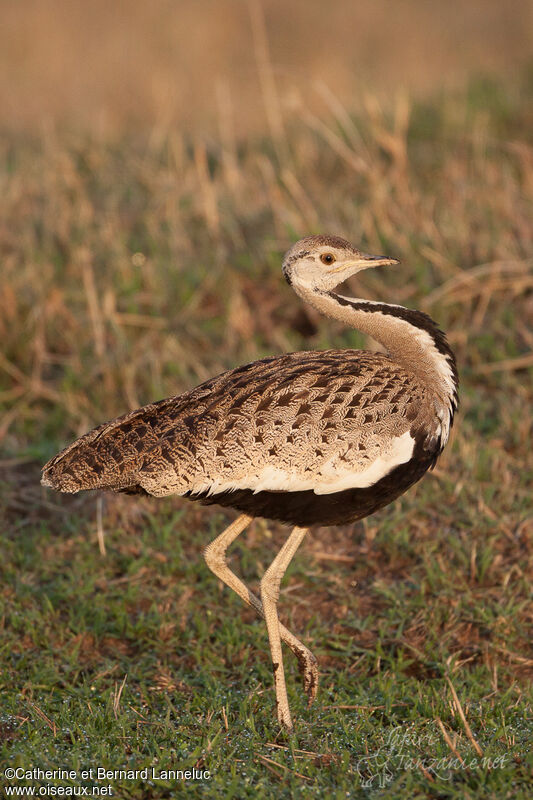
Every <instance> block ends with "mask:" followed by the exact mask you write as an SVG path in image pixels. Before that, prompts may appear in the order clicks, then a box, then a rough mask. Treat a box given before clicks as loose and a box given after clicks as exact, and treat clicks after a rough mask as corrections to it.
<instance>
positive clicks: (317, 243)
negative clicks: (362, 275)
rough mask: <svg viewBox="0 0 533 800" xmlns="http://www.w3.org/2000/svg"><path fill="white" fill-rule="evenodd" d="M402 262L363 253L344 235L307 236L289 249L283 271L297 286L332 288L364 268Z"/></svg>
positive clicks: (329, 289) (316, 289)
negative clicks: (342, 236)
mask: <svg viewBox="0 0 533 800" xmlns="http://www.w3.org/2000/svg"><path fill="white" fill-rule="evenodd" d="M399 263H400V262H399V261H398V259H397V258H388V257H387V256H371V255H368V253H362V252H361V251H360V250H357V249H356V248H355V247H353V245H351V244H350V242H347V241H346V239H341V237H340V236H306V238H305V239H300V240H299V241H298V242H296V244H293V246H292V247H291V248H290V249H289V250H287V252H286V253H285V256H284V258H283V274H284V276H285V279H286V281H287V282H288V283H289V285H291V286H293V288H294V289H298V288H299V287H301V288H302V289H308V290H309V289H311V290H315V291H322V292H329V291H331V289H333V288H334V287H335V286H338V285H339V283H342V282H343V281H345V280H346V279H347V278H349V277H351V276H352V275H355V273H356V272H360V271H361V270H363V269H368V268H369V267H380V266H386V265H388V264H399Z"/></svg>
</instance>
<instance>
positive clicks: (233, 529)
mask: <svg viewBox="0 0 533 800" xmlns="http://www.w3.org/2000/svg"><path fill="white" fill-rule="evenodd" d="M252 519H253V517H249V516H248V515H247V514H242V515H241V516H240V517H238V518H237V519H236V520H235V521H234V522H232V523H231V525H229V526H228V527H227V528H226V530H224V531H223V532H222V533H221V534H220V536H217V538H216V539H214V540H213V541H212V542H211V544H209V545H208V546H207V547H206V549H205V551H204V558H205V560H206V563H207V566H208V567H209V569H210V570H211V572H213V573H214V574H215V575H216V576H217V578H219V579H220V580H221V581H222V582H223V583H225V584H226V586H229V588H230V589H233V591H234V592H236V594H238V595H239V597H240V598H241V600H244V602H245V603H246V604H247V605H249V606H251V607H252V608H255V610H256V611H257V612H258V614H260V615H261V616H262V617H264V616H265V612H264V611H263V605H262V603H261V601H260V600H259V598H258V597H256V596H255V594H253V593H252V592H251V591H250V590H249V589H248V587H247V586H246V585H245V584H244V583H243V582H242V581H241V580H240V578H238V577H237V575H235V573H234V572H232V571H231V570H230V568H229V567H228V565H227V563H226V550H227V549H228V547H229V546H230V544H231V543H232V542H234V541H235V539H236V538H237V536H238V535H239V534H240V533H242V532H243V530H244V529H245V528H246V526H247V525H248V524H249V523H250V522H251V520H252ZM279 633H280V636H281V638H282V640H283V641H284V642H285V644H286V645H287V646H288V647H290V649H291V650H292V652H293V653H294V655H295V656H296V658H297V660H298V667H299V669H300V672H301V673H302V676H303V682H304V691H305V693H306V694H307V697H308V701H309V705H311V703H312V702H313V700H314V699H315V697H316V691H317V687H318V665H317V660H316V658H315V656H314V655H313V653H312V652H311V651H310V650H309V649H308V648H307V647H306V646H305V645H304V644H302V642H301V641H300V640H299V639H297V638H296V636H294V634H293V633H291V632H290V631H289V630H287V628H286V627H285V626H284V625H282V624H281V623H280V625H279Z"/></svg>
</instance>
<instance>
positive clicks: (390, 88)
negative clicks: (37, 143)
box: [0, 0, 533, 134]
mask: <svg viewBox="0 0 533 800" xmlns="http://www.w3.org/2000/svg"><path fill="white" fill-rule="evenodd" d="M0 9H1V13H2V27H1V31H0V95H1V97H2V127H4V128H8V129H15V130H27V129H29V130H32V131H35V130H36V128H37V129H38V128H39V127H40V126H42V125H43V124H51V123H54V122H55V123H61V124H64V123H66V122H68V123H70V124H74V125H76V126H87V127H88V128H90V129H91V130H94V129H98V128H99V126H106V127H109V128H111V129H114V130H120V129H123V128H125V127H126V126H129V125H135V126H138V127H140V128H149V127H150V126H152V125H154V124H156V123H158V122H161V121H164V122H172V123H174V124H176V125H177V126H179V128H180V129H181V130H183V129H186V130H189V131H201V132H202V133H205V132H206V131H208V130H214V129H216V127H217V125H218V122H219V117H220V113H221V107H222V109H224V108H225V107H226V105H229V106H230V107H231V109H232V114H233V123H234V125H235V128H236V130H237V131H238V133H239V134H246V133H248V132H250V131H261V130H262V128H263V126H264V125H265V94H266V99H267V103H268V102H270V101H271V100H272V98H269V97H268V93H269V92H272V91H273V90H274V87H273V86H271V85H269V80H270V77H271V78H272V79H273V80H274V81H275V91H276V93H277V94H278V98H279V101H280V103H281V104H282V106H283V107H284V109H285V113H286V115H287V117H288V118H290V114H291V107H292V105H293V103H294V102H295V101H296V100H301V101H302V102H303V103H304V104H305V106H306V107H308V108H310V109H312V110H318V109H319V108H320V104H321V97H322V96H323V94H324V92H326V91H327V90H329V91H330V92H333V93H334V94H335V96H336V97H337V98H338V100H339V101H340V102H341V103H342V104H344V105H347V106H348V107H350V108H355V107H356V105H357V103H358V102H360V100H361V98H362V97H363V96H364V94H365V93H369V92H370V93H372V94H375V93H377V94H379V96H381V97H383V98H387V97H389V98H390V97H391V96H393V95H394V93H395V92H396V91H397V90H398V89H400V88H404V89H409V91H410V92H412V93H413V94H414V95H415V96H418V97H420V96H423V95H424V94H427V93H428V92H431V91H433V90H438V91H442V90H443V89H457V88H460V87H464V85H465V83H466V82H468V80H469V79H470V78H471V76H472V75H473V74H474V75H476V74H477V75H487V74H493V75H494V74H498V75H500V76H505V77H506V78H507V79H509V80H511V81H512V80H516V79H517V77H518V75H519V73H520V69H521V68H522V67H523V65H524V64H526V63H531V54H532V52H533V5H532V3H531V2H530V0H508V1H507V2H501V0H470V1H469V2H468V3H462V2H460V0H452V2H448V3H442V2H431V1H430V2H427V1H426V2H424V0H401V2H390V0H358V2H353V1H352V0H335V1H334V2H332V3H329V4H326V3H324V2H322V0H294V1H293V2H291V3H286V2H283V1H282V0H264V2H259V0H202V1H201V2H198V1H197V0H152V2H150V3H146V2H143V0H117V2H113V3H108V2H105V0H93V2H91V3H85V2H82V0H50V2H47V3H42V2H39V0H25V2H23V3H11V2H6V0H3V2H1V3H0ZM265 72H267V73H269V76H268V77H267V76H266V75H265ZM270 72H271V76H270Z"/></svg>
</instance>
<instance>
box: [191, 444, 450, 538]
mask: <svg viewBox="0 0 533 800" xmlns="http://www.w3.org/2000/svg"><path fill="white" fill-rule="evenodd" d="M435 461H436V455H435V454H429V453H424V455H423V456H422V455H421V454H420V453H419V454H417V453H416V448H415V457H414V458H412V459H411V460H410V461H408V462H407V463H406V464H400V466H398V467H395V469H393V470H392V471H391V472H389V474H388V475H385V476H384V477H383V478H381V480H379V481H378V482H377V483H375V484H373V485H372V486H368V487H366V488H364V489H344V490H343V491H342V492H334V493H332V494H315V493H314V492H313V491H312V490H311V489H309V490H306V491H301V492H280V491H278V492H257V494H254V493H253V491H252V490H251V489H237V490H236V491H233V492H222V493H220V494H213V495H209V496H206V495H192V496H191V497H190V499H191V500H200V501H201V502H202V503H204V504H206V505H212V504H214V503H216V504H218V505H221V506H229V507H231V508H235V509H237V510H238V511H241V512H243V513H245V514H250V516H252V517H266V518H267V519H275V520H279V521H280V522H285V523H287V524H290V525H298V526H300V527H304V528H305V527H309V526H311V525H344V524H346V523H348V522H355V521H356V520H358V519H363V517H367V516H369V514H373V513H374V511H377V510H378V509H379V508H383V506H386V505H387V504H388V503H391V502H392V501H393V500H395V499H396V498H397V497H399V496H400V495H401V494H403V493H404V492H405V491H406V490H407V489H408V488H409V487H410V486H412V485H413V483H416V482H417V481H418V480H420V478H421V477H422V476H423V475H424V473H425V472H426V471H427V470H428V469H429V467H432V466H433V465H434V463H435Z"/></svg>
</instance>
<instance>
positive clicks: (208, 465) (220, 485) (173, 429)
mask: <svg viewBox="0 0 533 800" xmlns="http://www.w3.org/2000/svg"><path fill="white" fill-rule="evenodd" d="M395 263H398V262H396V261H395V259H389V258H385V257H382V256H368V255H366V254H364V253H361V252H360V251H359V250H357V249H356V248H354V247H352V245H350V244H349V243H348V242H346V241H345V240H344V239H340V238H339V237H336V236H311V237H307V238H305V239H302V240H300V241H299V242H297V243H296V244H295V245H293V247H292V248H291V249H290V250H289V251H288V252H287V253H286V255H285V258H284V261H283V272H284V275H285V278H286V279H287V281H288V283H289V284H290V285H291V286H292V288H293V289H294V290H295V291H296V293H297V294H298V295H299V296H300V297H301V298H302V299H304V300H305V301H307V302H309V303H310V304H311V305H313V306H314V307H315V308H316V309H317V310H319V311H320V312H322V313H323V314H325V315H326V316H330V317H333V318H336V319H338V320H340V321H342V322H344V323H346V324H347V325H351V326H353V327H355V328H357V329H359V330H361V331H363V332H364V333H367V334H369V335H370V336H372V337H373V338H374V339H376V340H377V341H379V342H381V344H382V345H383V346H384V348H385V349H386V353H384V354H383V353H370V352H366V351H361V350H327V351H318V352H300V353H289V354H286V355H281V356H276V357H273V358H265V359H263V360H261V361H256V362H254V363H252V364H247V365H245V366H242V367H238V368H237V369H234V370H230V371H228V372H225V373H223V374H221V375H218V376H217V377H215V378H212V379H211V380H209V381H206V382H205V383H203V384H201V385H200V386H197V387H196V388H195V389H192V390H191V391H189V392H185V393H184V394H181V395H178V396H176V397H172V398H169V399H167V400H161V401H159V402H158V403H151V404H150V405H147V406H144V407H143V408H140V409H138V410H136V411H133V412H131V413H130V414H126V415H125V416H123V417H119V418H118V419H115V420H112V421H111V422H108V423H105V424H104V425H100V426H99V427H98V428H95V429H94V430H93V431H90V432H89V433H87V434H85V436H82V437H81V438H80V439H78V440H77V441H76V442H74V443H73V444H71V445H70V446H69V447H67V448H66V449H65V450H63V452H61V453H59V455H57V456H55V458H53V459H51V461H49V462H48V464H46V466H45V467H44V470H43V481H42V482H43V484H45V485H47V486H51V487H53V488H55V489H58V490H60V491H63V492H77V491H79V490H81V489H98V488H100V489H108V490H112V491H119V492H128V493H138V492H141V493H148V494H151V495H154V496H157V497H161V496H164V495H169V494H178V495H181V496H183V497H187V498H189V499H192V500H195V499H196V500H200V501H201V502H203V503H219V504H221V505H224V506H232V507H234V508H236V509H238V510H240V511H241V512H243V514H244V515H245V516H243V517H240V518H239V520H237V521H236V522H235V523H233V524H232V526H230V528H228V529H227V531H225V532H224V533H223V534H221V535H220V536H219V537H218V538H217V539H216V540H215V542H213V543H212V544H211V545H210V546H209V547H208V549H207V551H206V560H207V562H208V565H209V567H210V568H211V569H212V570H213V571H214V572H215V574H217V575H218V576H219V577H220V578H221V579H222V580H223V581H225V582H226V583H227V584H228V585H229V586H231V588H233V589H234V590H235V591H236V592H237V593H238V594H239V595H240V596H241V597H242V599H243V600H244V601H245V602H247V603H249V604H251V605H253V606H254V608H256V610H257V611H258V612H259V613H261V614H264V616H265V619H266V621H267V627H268V633H269V640H270V646H271V652H272V658H273V661H274V665H275V670H274V673H275V684H276V695H277V699H278V716H279V719H280V722H281V723H282V724H284V725H285V726H286V727H288V728H290V727H291V725H292V723H291V720H290V712H289V707H288V702H287V698H286V691H285V681H284V677H283V669H282V664H281V644H280V636H281V639H283V640H284V641H285V642H286V643H287V644H288V645H289V647H290V648H291V649H292V650H293V652H294V653H295V655H296V656H297V658H298V660H299V663H300V665H301V669H302V672H303V674H304V685H305V688H306V691H308V693H309V697H310V699H312V698H313V697H314V694H315V692H316V682H317V677H318V673H317V670H316V660H315V659H314V656H313V655H312V653H310V651H308V650H307V648H305V646H304V645H303V644H302V643H301V642H299V640H297V639H296V638H295V637H294V636H293V635H292V634H291V633H290V632H289V631H287V630H286V629H285V628H283V626H281V625H280V624H279V622H278V620H277V612H276V603H277V594H278V593H279V582H280V580H281V577H282V575H283V573H284V571H285V569H286V567H287V565H288V563H289V561H290V558H292V555H293V554H294V552H295V550H296V548H297V546H298V545H299V543H300V542H301V540H302V538H303V536H304V535H305V529H306V528H307V527H308V526H310V525H313V524H318V525H332V524H341V523H345V522H350V521H353V520H356V519H360V518H362V517H365V516H367V515H368V514H371V513H373V512H374V511H375V510H376V509H378V508H381V507H382V506H384V505H386V504H387V503H389V502H391V501H392V500H393V499H395V498H396V497H398V495H400V494H401V493H402V492H404V491H405V490H406V489H407V488H408V487H409V486H411V485H412V484H413V483H414V482H415V481H417V480H419V479H420V478H421V477H422V475H423V474H424V472H425V471H426V470H427V469H428V468H429V467H431V466H432V465H433V464H434V463H435V461H436V459H437V457H438V455H439V453H440V452H441V450H442V448H443V447H444V445H445V444H446V441H447V439H448V434H449V429H450V426H451V424H452V421H453V415H454V412H455V409H456V406H457V370H456V366H455V360H454V357H453V354H452V352H451V350H450V348H449V346H448V343H447V341H446V337H445V336H444V334H443V333H442V332H441V331H440V330H439V329H438V328H437V326H436V325H435V323H434V322H433V321H432V320H431V319H430V318H429V317H428V316H426V315H425V314H422V313H421V312H418V311H411V310H409V309H406V308H403V307H402V306H395V305H389V304H385V303H373V302H370V301H366V300H356V299H353V298H347V297H342V296H339V295H337V294H335V293H334V292H333V291H332V289H333V288H334V287H335V286H336V285H337V284H339V283H341V282H342V281H344V280H345V279H346V278H347V277H349V276H350V275H352V274H354V273H355V272H358V271H359V270H361V269H365V268H367V267H370V266H378V265H387V264H395ZM254 516H266V517H269V518H271V519H278V520H281V521H283V522H287V523H291V524H293V525H295V526H297V527H296V528H295V529H294V531H293V533H292V534H291V536H290V537H289V540H288V541H287V543H286V545H285V546H284V548H282V550H281V551H280V553H279V554H278V556H277V557H276V559H275V560H274V562H273V564H272V565H271V567H270V568H269V570H267V573H266V574H265V576H264V577H263V580H262V583H261V587H262V592H261V601H260V600H259V599H258V598H256V597H255V596H254V595H253V594H252V593H251V592H249V590H248V589H247V587H245V586H244V584H242V582H240V581H239V579H238V578H237V577H236V576H235V575H234V574H233V573H232V572H230V570H229V568H228V567H227V565H226V563H225V558H224V554H225V550H226V548H227V547H228V546H229V544H230V543H231V542H232V541H233V540H234V538H235V537H236V536H237V535H238V534H239V533H240V532H241V530H242V529H243V528H244V526H245V525H246V524H247V522H248V521H249V519H250V518H251V517H254Z"/></svg>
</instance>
